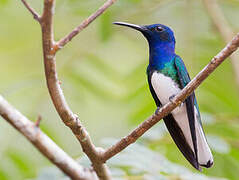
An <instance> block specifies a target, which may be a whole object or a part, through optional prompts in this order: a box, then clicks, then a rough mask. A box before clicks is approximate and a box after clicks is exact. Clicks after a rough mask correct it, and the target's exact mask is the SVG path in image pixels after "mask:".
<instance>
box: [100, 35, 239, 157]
mask: <svg viewBox="0 0 239 180" xmlns="http://www.w3.org/2000/svg"><path fill="white" fill-rule="evenodd" d="M238 46H239V33H238V34H237V35H236V36H235V37H234V38H233V39H232V41H231V42H230V43H229V44H227V46H226V47H225V48H224V49H223V50H221V51H220V52H219V53H218V54H217V55H216V56H215V57H214V58H213V59H212V60H211V61H210V63H209V64H208V65H207V66H205V67H204V69H203V70H202V71H201V72H199V73H198V75H197V76H196V77H195V78H194V79H193V80H192V81H191V82H189V83H188V85H187V86H186V87H185V88H184V89H183V90H182V91H181V92H180V93H178V94H177V95H176V96H175V97H174V98H173V100H172V102H169V103H167V104H166V105H164V106H163V107H162V108H160V110H159V113H158V114H154V115H152V116H150V117H149V118H148V119H147V120H145V121H144V122H143V123H141V124H140V125H139V126H138V127H137V128H136V129H134V130H133V131H132V132H131V133H130V134H129V135H128V136H126V137H124V138H122V139H121V140H119V141H118V142H117V143H116V144H115V145H113V146H111V147H110V148H108V149H107V150H106V151H105V152H104V153H103V154H102V156H101V160H102V162H106V161H107V160H108V159H110V158H111V157H113V156H115V155H116V154H118V153H119V152H121V151H122V150H124V149H125V148H126V147H127V146H129V145H130V144H132V143H134V142H135V141H136V140H137V139H138V138H139V137H140V136H142V135H143V134H144V133H145V132H146V131H147V130H149V129H150V128H151V127H152V126H153V125H155V124H156V123H157V122H158V121H160V120H161V119H162V118H163V117H165V116H166V115H167V114H169V113H170V112H171V111H172V110H173V109H174V108H176V107H177V106H178V105H179V104H181V102H183V101H184V100H185V99H186V98H187V97H188V96H189V95H190V94H191V93H192V92H193V91H194V90H195V89H196V88H197V87H198V86H199V85H200V84H201V83H202V82H203V81H204V80H205V79H206V78H207V77H208V76H209V75H210V74H211V73H212V72H213V71H214V70H215V69H216V68H217V67H218V66H219V65H220V64H221V63H222V62H223V61H224V60H225V59H226V58H227V57H229V56H230V55H231V54H232V53H233V52H234V51H236V50H237V48H238Z"/></svg>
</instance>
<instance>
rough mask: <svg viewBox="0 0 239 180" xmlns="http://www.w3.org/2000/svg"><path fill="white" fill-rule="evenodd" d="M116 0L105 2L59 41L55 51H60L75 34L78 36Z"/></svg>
mask: <svg viewBox="0 0 239 180" xmlns="http://www.w3.org/2000/svg"><path fill="white" fill-rule="evenodd" d="M115 2H116V0H107V1H106V2H105V3H104V4H103V5H102V6H101V7H100V8H99V9H98V10H97V11H96V12H94V13H93V14H92V15H90V16H89V17H88V18H87V19H85V20H84V21H83V22H82V23H81V24H80V25H79V26H77V27H76V28H75V29H73V31H72V32H70V33H69V34H67V35H66V36H65V37H64V38H62V39H61V40H59V41H58V42H57V43H56V47H55V50H56V51H57V50H58V49H61V48H62V47H64V46H65V45H66V44H67V43H68V42H69V41H71V40H72V39H73V38H74V37H75V36H76V35H77V34H79V33H80V32H81V31H82V30H83V29H84V28H86V27H87V26H88V25H89V24H90V23H92V22H93V21H94V20H95V19H96V18H97V17H98V16H100V15H101V14H102V13H104V12H105V10H106V9H107V8H109V7H110V6H111V5H112V4H113V3H115Z"/></svg>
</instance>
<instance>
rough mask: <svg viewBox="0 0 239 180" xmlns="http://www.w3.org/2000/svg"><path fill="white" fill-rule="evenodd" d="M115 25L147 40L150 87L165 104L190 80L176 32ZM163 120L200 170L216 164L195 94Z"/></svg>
mask: <svg viewBox="0 0 239 180" xmlns="http://www.w3.org/2000/svg"><path fill="white" fill-rule="evenodd" d="M114 24H116V25H121V26H127V27H130V28H133V29H136V30H138V31H140V32H141V33H142V34H143V35H144V37H145V38H146V39H147V41H148V44H149V65H148V68H147V76H148V84H149V89H150V92H151V94H152V96H153V98H154V101H155V103H156V105H157V107H158V108H159V107H161V106H162V105H165V104H166V103H168V102H169V101H170V99H171V98H173V97H174V96H175V95H176V94H177V93H178V92H180V91H181V89H183V88H184V87H185V86H186V85H187V84H188V83H189V82H190V77H189V74H188V71H187V69H186V67H185V65H184V62H183V60H182V59H181V58H180V57H179V56H178V55H176V54H175V37H174V33H173V31H172V30H171V29H170V28H169V27H167V26H165V25H162V24H152V25H145V26H139V25H134V24H129V23H124V22H115V23H114ZM163 119H164V122H165V124H166V126H167V129H168V131H169V133H170V134H171V136H172V138H173V140H174V142H175V143H176V145H177V147H178V148H179V149H180V151H181V152H182V154H183V155H184V156H185V158H186V159H187V160H188V161H189V162H190V163H191V164H192V166H193V167H195V168H196V169H198V170H200V169H201V167H200V166H204V167H207V168H209V167H211V166H212V165H213V156H212V153H211V150H210V148H209V146H208V143H207V140H206V137H205V134H204V131H203V127H202V123H201V117H200V112H199V108H198V104H197V101H196V97H195V94H194V93H192V94H191V95H190V96H189V97H188V98H187V99H186V100H185V102H183V103H182V104H181V105H180V106H179V107H177V108H176V109H174V110H173V111H172V112H171V113H170V114H168V115H167V116H166V117H164V118H163Z"/></svg>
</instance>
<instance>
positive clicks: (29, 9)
mask: <svg viewBox="0 0 239 180" xmlns="http://www.w3.org/2000/svg"><path fill="white" fill-rule="evenodd" d="M21 1H22V3H23V4H24V6H25V7H26V8H27V9H28V11H29V12H30V13H31V14H32V15H33V18H34V19H35V20H37V21H38V22H40V21H41V17H40V16H39V15H38V13H37V12H36V11H35V10H34V9H33V8H32V7H31V6H30V5H29V4H28V3H27V2H26V1H25V0H21Z"/></svg>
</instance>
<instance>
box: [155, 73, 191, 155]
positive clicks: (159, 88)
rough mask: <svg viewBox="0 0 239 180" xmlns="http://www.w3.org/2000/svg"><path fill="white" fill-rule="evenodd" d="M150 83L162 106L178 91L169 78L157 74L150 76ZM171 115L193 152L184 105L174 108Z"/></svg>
mask: <svg viewBox="0 0 239 180" xmlns="http://www.w3.org/2000/svg"><path fill="white" fill-rule="evenodd" d="M151 83H152V86H153V89H154V91H155V93H156V95H157V97H158V99H159V101H160V102H161V104H162V105H165V104H167V103H168V102H169V98H170V96H172V95H176V94H177V93H178V92H179V91H180V88H179V87H178V85H177V84H176V83H175V82H174V81H173V80H172V79H171V78H170V77H167V76H165V75H164V74H162V73H159V72H154V73H153V74H152V77H151ZM172 115H173V117H174V119H175V120H176V122H177V124H178V125H179V127H180V128H181V129H182V131H183V133H184V136H185V138H186V140H187V142H188V144H189V145H190V147H191V149H192V150H193V149H194V148H193V143H192V137H191V132H190V127H189V123H188V117H187V109H186V104H185V103H183V104H182V105H180V106H178V107H177V108H175V109H174V110H173V111H172Z"/></svg>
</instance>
